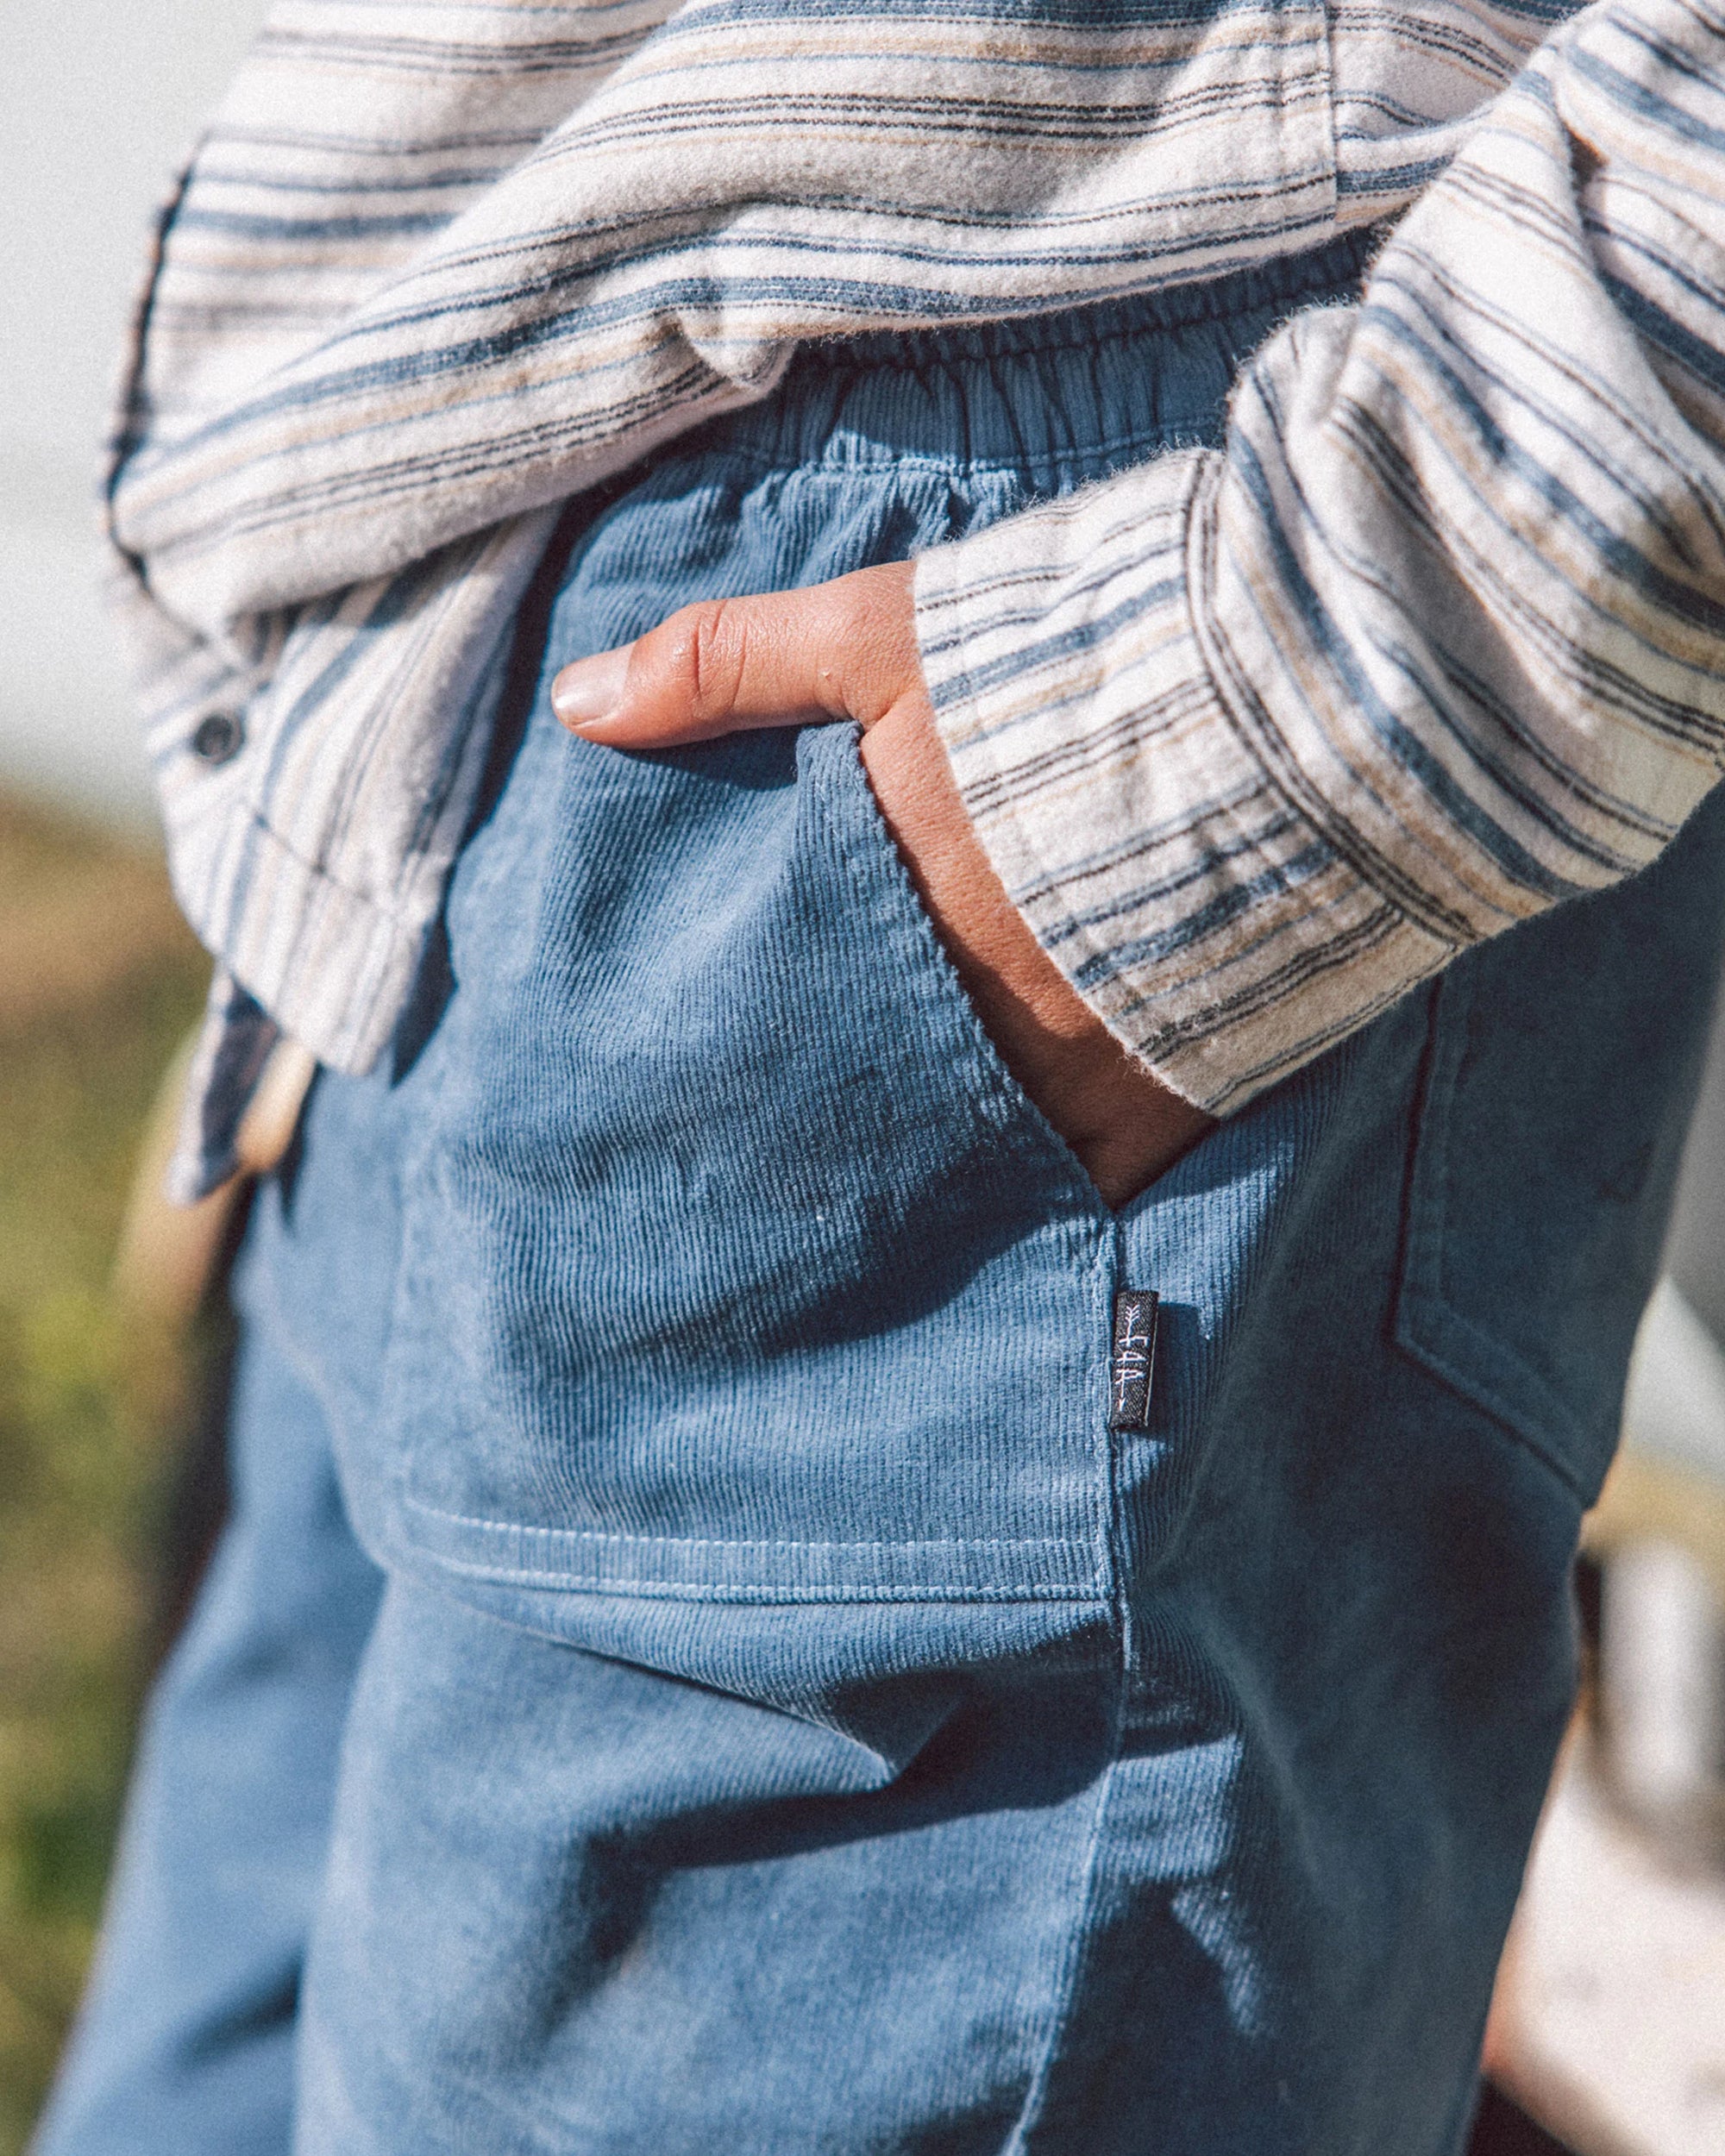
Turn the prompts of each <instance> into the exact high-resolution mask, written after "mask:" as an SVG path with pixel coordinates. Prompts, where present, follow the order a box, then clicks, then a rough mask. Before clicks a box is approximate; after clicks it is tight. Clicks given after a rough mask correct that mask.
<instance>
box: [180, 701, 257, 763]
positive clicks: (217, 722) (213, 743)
mask: <svg viewBox="0 0 1725 2156" xmlns="http://www.w3.org/2000/svg"><path fill="white" fill-rule="evenodd" d="M244 739H245V729H244V728H243V727H242V725H241V724H240V722H239V720H238V719H237V718H235V716H234V714H233V712H232V711H211V712H210V716H209V718H203V719H200V720H199V721H198V731H197V732H196V733H195V734H194V735H193V736H191V753H192V755H194V756H197V757H198V758H200V759H201V760H202V761H204V763H226V762H227V761H228V759H229V756H231V755H235V754H236V753H237V751H238V749H239V746H240V743H242V741H243V740H244Z"/></svg>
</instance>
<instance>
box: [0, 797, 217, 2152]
mask: <svg viewBox="0 0 1725 2156" xmlns="http://www.w3.org/2000/svg"><path fill="white" fill-rule="evenodd" d="M208 971H209V967H208V962H207V960H205V959H204V957H203V956H202V954H201V953H200V952H199V951H198V947H197V945H196V944H195V943H194V942H193V941H192V938H191V936H190V934H189V933H188V932H187V931H186V930H185V927H184V925H183V924H181V922H180V921H179V917H178V915H177V914H176V912H175V911H174V909H173V902H172V899H171V898H170V896H169V893H168V890H167V884H166V875H165V873H164V871H163V868H162V867H161V864H160V861H159V860H158V859H157V858H156V857H155V856H154V855H152V854H151V853H149V852H148V851H147V850H146V849H142V848H141V847H136V846H132V845H128V844H127V843H123V842H122V841H119V840H116V839H115V838H113V837H109V836H107V835H105V834H102V833H97V832H95V831H92V830H85V829H83V828H81V827H79V826H78V825H76V824H72V823H69V822H66V821H62V820H60V819H57V818H53V817H51V816H48V815H46V814H44V813H41V812H37V811H34V810H32V809H26V808H23V807H21V806H19V805H16V804H9V803H7V802H5V801H3V800H0V2156H15V2152H16V2151H17V2150H19V2149H21V2148H22V2145H23V2141H24V2137H25V2135H26V2134H27V2132H28V2127H29V2122H30V2121H31V2119H32V2117H33V2116H34V2112H35V2109H36V2108H37V2106H38V2104H39V2103H40V2101H41V2095H42V2092H43V2090H44V2089H45V2087H46V2085H47V2079H48V2077H49V2075H50V2074H51V2072H52V2071H53V2060H54V2057H55V2054H56V2053H57V2051H58V2049H59V2046H60V2041H61V2039H62V2036H63V2034H64V2032H65V2028H66V2022H67V2021H68V2019H69V2017H70V2015H71V2013H72V2009H73V2008H74V2006H75V2005H76V2002H77V1998H78V1990H79V1986H80V1984H81V1983H82V1979H83V1974H84V1970H85V1964H86V1962H87V1959H88V1957H89V1952H90V1948H91V1942H92V1940H93V1938H94V1935H95V1927H96V1921H97V1914H98V1911H99V1907H100V1902H101V1896H102V1888H103V1877H104V1875H105V1872H106V1870H107V1865H108V1859H109V1854H110V1846H111V1843H112V1839H113V1833H114V1827H115V1823H116V1817H117V1813H118V1806H119V1797H120V1791H121V1788H122V1781H123V1777H124V1773H125V1767H126V1760H127V1754H128V1752H129V1746H130V1743H131V1732H132V1725H133V1721H134V1718H135V1711H136V1704H137V1700H138V1696H139V1693H140V1689H141V1684H142V1682H143V1680H144V1677H145V1676H146V1675H147V1669H148V1664H149V1662H150V1659H151V1657H152V1654H153V1653H154V1649H155V1645H156V1639H155V1633H156V1631H157V1628H158V1624H159V1612H160V1580H159V1578H158V1572H157V1560H156V1555H155V1553H156V1551H157V1550H158V1548H159V1547H160V1523H161V1519H162V1511H163V1507H164V1504H165V1502H166V1497H165V1493H166V1490H167V1489H168V1488H169V1487H170V1485H171V1481H172V1476H173V1469H174V1465H175V1463H176V1461H177V1457H178V1454H179V1442H180V1436H181V1432H183V1430H184V1428H185V1421H186V1415H187V1405H188V1397H189V1394H188V1388H189V1385H190V1382H191V1380H190V1376H189V1373H188V1371H187V1369H185V1366H184V1363H183V1360H182V1357H181V1356H180V1354H179V1351H177V1350H176V1348H175V1346H174V1345H173V1344H172V1343H171V1342H168V1341H166V1340H164V1339H162V1338H160V1337H150V1336H149V1335H148V1333H147V1328H144V1327H141V1326H138V1325H135V1324H128V1323H126V1322H124V1321H122V1319H121V1318H120V1317H119V1316H118V1314H117V1313H116V1311H115V1310H114V1309H113V1307H111V1306H110V1302H109V1300H108V1296H107V1293H106V1289H107V1280H108V1275H109V1270H110V1266H111V1263H112V1259H113V1250H114V1244H115V1238H116V1234H117V1232H118V1228H119V1225H120V1220H121V1218H122V1211H123V1208H124V1204H125V1198H126V1193H127V1189H128V1186H129V1181H130V1179H131V1174H132V1169H133V1163H134V1159H135V1154H136V1150H137V1147H138V1144H139V1140H140V1135H141V1130H142V1127H143V1125H144V1122H145V1119H146V1118H147V1113H148V1110H149V1107H150V1105H151V1101H152V1100H153V1097H154V1094H155V1091H156V1088H157V1087H158V1086H159V1084H160V1080H161V1075H162V1073H163V1070H164V1069H165V1068H166V1064H167V1062H168V1060H169V1058H170V1056H171V1055H172V1054H173V1050H174V1047H175V1046H176V1044H178V1042H179V1039H180V1038H181V1037H183V1036H184V1034H185V1031H186V1030H187V1028H188V1027H189V1026H190V1025H191V1023H192V1022H193V1020H194V1018H195V1017H196V1014H197V1011H198V1005H199V1003H200V1000H201V998H202V994H203V988H204V981H205V980H206V978H207V976H208Z"/></svg>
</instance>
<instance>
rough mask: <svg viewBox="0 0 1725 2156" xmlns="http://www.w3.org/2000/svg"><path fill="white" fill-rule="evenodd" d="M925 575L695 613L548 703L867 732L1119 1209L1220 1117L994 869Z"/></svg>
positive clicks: (596, 721) (1035, 1063)
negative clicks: (1117, 1011)
mask: <svg viewBox="0 0 1725 2156" xmlns="http://www.w3.org/2000/svg"><path fill="white" fill-rule="evenodd" d="M912 573H913V572H912V567H911V565H910V564H909V563H908V562H896V563H892V564H889V565H888V566H886V567H881V568H873V569H861V570H858V571H857V572H856V573H855V574H854V575H851V576H845V577H839V578H837V579H836V580H834V581H833V582H831V583H830V584H820V585H816V586H813V587H812V589H810V590H807V591H801V592H773V593H770V594H768V596H766V597H764V598H759V599H714V600H709V601H706V602H705V603H703V604H701V605H694V606H686V607H684V608H683V609H682V610H681V611H680V612H678V613H675V614H673V615H672V616H671V617H670V619H669V620H668V621H667V622H664V623H663V624H661V626H660V627H659V628H657V629H655V630H651V631H650V632H649V634H648V635H647V636H643V637H641V638H640V639H639V640H638V641H637V642H635V643H632V644H627V645H624V646H622V647H620V648H619V649H617V650H615V651H607V652H602V653H600V654H599V655H598V656H597V657H596V658H592V659H583V660H580V661H577V662H576V663H575V664H574V666H570V667H565V668H564V669H563V671H562V672H561V674H559V675H558V676H557V679H556V680H555V683H554V684H553V686H552V693H551V700H552V706H553V708H554V710H555V711H556V714H557V716H558V718H560V719H561V721H562V722H563V724H565V725H566V726H568V728H569V729H570V730H571V731H572V732H574V733H578V734H580V735H582V736H585V737H586V739H587V740H589V741H593V742H599V743H604V744H605V746H607V747H610V748H615V749H668V748H674V747H679V746H683V745H687V743H692V742H699V741H708V740H712V739H713V738H714V737H716V736H719V735H722V734H728V733H733V732H736V731H737V730H741V729H743V728H751V727H762V726H799V725H807V724H811V723H819V722H820V721H822V720H828V719H837V720H853V721H855V722H856V724H858V725H860V726H861V727H862V762H863V765H864V768H866V769H867V771H868V774H869V782H870V784H871V785H872V786H873V787H874V790H875V798H876V799H877V800H878V801H879V803H880V806H881V815H882V817H883V818H885V821H886V823H887V826H888V829H889V830H891V832H892V834H893V837H894V839H895V840H896V842H897V843H898V846H899V849H900V852H901V853H902V854H903V856H904V858H905V862H906V866H907V867H908V868H909V870H910V873H911V875H912V878H913V881H915V884H916V887H917V889H918V891H919V893H920V894H921V897H922V900H923V903H924V905H925V906H926V907H927V909H928V912H929V915H930V917H931V919H932V921H933V923H934V926H935V929H936V931H938V934H939V937H940V938H941V941H942V942H943V943H944V945H945V947H946V949H947V950H948V952H949V953H950V956H951V959H952V962H953V964H954V966H955V967H956V968H957V972H958V975H959V978H960V980H961V981H963V985H964V987H965V991H966V993H968V994H969V997H970V999H971V1000H972V1002H973V1003H974V1004H975V1007H976V1011H977V1013H978V1015H979V1017H980V1018H982V1023H983V1025H985V1026H986V1027H987V1028H988V1032H989V1034H990V1035H991V1037H993V1039H994V1043H995V1044H996V1046H997V1047H998V1048H999V1049H1000V1052H1001V1054H1002V1056H1004V1057H1005V1058H1006V1060H1007V1062H1008V1063H1009V1064H1010V1065H1011V1067H1012V1069H1013V1073H1014V1075H1016V1077H1017V1078H1018V1080H1019V1083H1020V1084H1021V1085H1022V1086H1023V1087H1024V1089H1025V1091H1026V1093H1027V1094H1029V1096H1030V1098H1031V1099H1032V1100H1033V1101H1035V1103H1036V1105H1037V1106H1038V1108H1040V1109H1041V1111H1042V1112H1043V1114H1044V1115H1045V1116H1046V1117H1047V1119H1048V1120H1049V1121H1050V1123H1051V1124H1052V1125H1053V1126H1054V1128H1055V1129H1056V1130H1057V1131H1059V1132H1060V1134H1061V1136H1062V1137H1063V1138H1064V1139H1065V1140H1066V1142H1067V1144H1069V1145H1070V1146H1071V1148H1072V1150H1073V1151H1074V1152H1075V1153H1076V1155H1077V1156H1078V1158H1079V1160H1080V1161H1081V1162H1082V1163H1083V1165H1084V1168H1085V1169H1086V1171H1087V1172H1088V1175H1090V1178H1091V1180H1092V1181H1094V1182H1095V1185H1096V1188H1097V1189H1098V1190H1099V1191H1100V1192H1101V1194H1102V1196H1103V1198H1104V1199H1105V1200H1107V1202H1108V1203H1109V1204H1110V1205H1113V1206H1118V1205H1123V1204H1125V1202H1126V1200H1127V1199H1129V1198H1131V1197H1132V1195H1133V1194H1135V1193H1136V1192H1137V1191H1138V1190H1141V1189H1142V1188H1144V1186H1145V1184H1146V1183H1147V1182H1149V1181H1151V1179H1152V1178H1153V1177H1154V1176H1156V1175H1160V1174H1161V1173H1162V1171H1163V1170H1164V1169H1165V1168H1167V1167H1169V1166H1170V1164H1171V1163H1173V1162H1174V1161H1175V1160H1176V1159H1177V1158H1178V1156H1180V1154H1182V1152H1184V1151H1185V1150H1186V1149H1187V1147H1188V1146H1189V1145H1190V1144H1193V1143H1194V1141H1195V1139H1197V1138H1200V1137H1201V1135H1202V1134H1203V1132H1204V1131H1207V1130H1208V1129H1209V1128H1210V1119H1209V1118H1208V1116H1207V1115H1205V1114H1204V1113H1203V1112H1202V1111H1201V1110H1200V1109H1197V1108H1195V1107H1194V1106H1192V1105H1191V1103H1190V1102H1189V1101H1188V1100H1183V1099H1182V1097H1181V1096H1180V1095H1179V1094H1176V1093H1175V1092H1173V1091H1172V1090H1171V1089H1170V1087H1167V1086H1165V1085H1164V1084H1163V1083H1162V1082H1161V1081H1160V1080H1159V1079H1157V1077H1155V1076H1154V1075H1152V1073H1151V1071H1150V1070H1149V1069H1147V1068H1146V1067H1145V1065H1144V1064H1143V1063H1141V1062H1138V1061H1137V1060H1136V1058H1134V1057H1133V1056H1131V1055H1129V1054H1128V1053H1127V1051H1126V1050H1125V1049H1124V1048H1123V1047H1121V1045H1120V1043H1119V1042H1118V1041H1116V1040H1115V1038H1114V1037H1113V1035H1112V1034H1111V1033H1110V1032H1109V1031H1108V1030H1107V1027H1106V1026H1105V1025H1103V1023H1102V1021H1101V1019H1100V1018H1098V1017H1097V1016H1096V1015H1095V1012H1093V1011H1091V1010H1090V1008H1089V1006H1088V1005H1087V1004H1086V1003H1084V1001H1083V1000H1082V998H1081V997H1080V996H1079V995H1078V993H1077V992H1076V990H1075V989H1074V988H1073V987H1071V985H1070V984H1069V981H1067V980H1066V978H1065V976H1064V975H1063V974H1062V973H1061V971H1060V969H1059V968H1058V967H1057V965H1056V964H1055V962H1054V961H1053V960H1052V959H1051V958H1050V957H1049V956H1048V954H1047V953H1046V952H1045V951H1044V950H1043V948H1042V946H1041V945H1040V944H1039V943H1038V942H1037V940H1036V937H1035V936H1034V935H1033V934H1032V931H1031V929H1030V927H1029V926H1028V924H1026V921H1025V919H1024V918H1023V916H1022V915H1021V914H1020V913H1019V911H1018V909H1017V908H1016V907H1015V906H1013V903H1012V900H1011V899H1009V898H1008V897H1007V893H1006V890H1005V888H1004V887H1003V886H1002V885H1001V883H1000V880H999V878H998V877H997V876H996V875H995V874H994V870H993V868H991V867H990V866H989V863H988V856H987V855H986V854H985V853H984V852H983V850H982V845H981V843H980V842H979V841H978V839H977V837H976V835H975V830H973V829H972V827H971V824H970V820H969V817H968V816H967V815H966V813H965V811H964V807H963V802H962V801H961V800H960V799H959V795H958V789H957V786H956V785H955V783H954V781H953V778H952V774H951V770H950V767H949V765H948V763H947V761H946V754H945V751H944V749H943V748H942V746H941V743H940V736H939V734H938V731H937V730H936V727H935V722H934V712H933V709H932V706H931V705H930V702H929V699H928V692H927V690H926V688H925V685H924V682H923V677H922V666H921V661H920V660H919V656H918V653H917V643H916V630H915V620H914V612H913V603H912V596H911V580H912Z"/></svg>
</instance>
